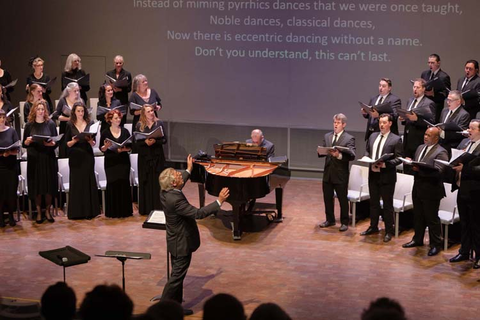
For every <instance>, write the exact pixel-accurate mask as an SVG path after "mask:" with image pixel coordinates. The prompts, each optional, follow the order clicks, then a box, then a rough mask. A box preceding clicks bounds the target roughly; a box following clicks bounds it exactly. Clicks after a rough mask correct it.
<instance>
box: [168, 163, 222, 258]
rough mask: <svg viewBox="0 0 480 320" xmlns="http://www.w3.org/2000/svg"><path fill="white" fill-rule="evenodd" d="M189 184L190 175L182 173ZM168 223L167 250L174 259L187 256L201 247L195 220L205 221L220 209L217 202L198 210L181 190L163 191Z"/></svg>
mask: <svg viewBox="0 0 480 320" xmlns="http://www.w3.org/2000/svg"><path fill="white" fill-rule="evenodd" d="M182 176H183V181H185V182H187V180H188V178H189V177H190V174H189V173H188V172H186V171H185V172H182ZM160 200H161V202H162V206H163V210H164V212H165V218H166V222H167V250H168V252H170V253H171V255H172V256H174V257H182V256H187V255H189V254H190V253H192V252H195V251H196V250H197V249H198V247H200V234H199V232H198V227H197V222H196V221H195V219H203V218H205V217H206V216H208V215H210V214H212V213H215V212H216V211H218V210H219V209H220V206H219V205H218V202H217V201H214V202H212V203H211V204H209V205H208V206H205V207H203V208H200V209H197V208H195V207H194V206H192V205H191V204H190V203H189V202H188V200H187V198H185V195H184V194H183V192H181V191H179V190H170V191H162V192H161V195H160Z"/></svg>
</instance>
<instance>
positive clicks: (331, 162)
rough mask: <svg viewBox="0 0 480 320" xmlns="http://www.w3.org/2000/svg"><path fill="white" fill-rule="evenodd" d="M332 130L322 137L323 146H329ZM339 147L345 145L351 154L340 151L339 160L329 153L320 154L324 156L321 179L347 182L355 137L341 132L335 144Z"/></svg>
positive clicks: (330, 181) (332, 181)
mask: <svg viewBox="0 0 480 320" xmlns="http://www.w3.org/2000/svg"><path fill="white" fill-rule="evenodd" d="M333 136H334V133H333V132H329V133H327V134H325V137H324V139H323V144H322V145H323V146H324V147H331V146H332V142H333ZM335 145H337V146H341V147H347V148H349V149H350V151H351V152H352V153H353V154H350V153H347V152H342V159H341V160H339V159H337V158H335V157H332V156H331V155H327V156H320V155H319V157H326V158H325V167H324V171H323V181H325V182H328V183H333V184H344V183H346V184H348V177H349V173H350V170H349V166H348V165H349V162H350V161H352V160H354V159H355V137H354V136H352V135H350V134H348V133H346V132H345V131H344V132H343V133H342V135H341V136H340V138H338V140H337V143H336V144H335Z"/></svg>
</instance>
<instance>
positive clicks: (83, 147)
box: [65, 122, 100, 219]
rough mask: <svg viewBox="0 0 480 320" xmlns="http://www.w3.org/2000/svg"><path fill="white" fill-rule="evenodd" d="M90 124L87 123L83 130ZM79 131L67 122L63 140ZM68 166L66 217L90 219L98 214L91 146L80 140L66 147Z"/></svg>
mask: <svg viewBox="0 0 480 320" xmlns="http://www.w3.org/2000/svg"><path fill="white" fill-rule="evenodd" d="M90 126H91V123H90V124H88V125H87V127H86V128H85V130H88V128H89V127H90ZM79 133H80V132H79V131H78V129H77V127H76V126H75V125H73V124H72V123H71V122H68V123H67V128H66V130H65V141H71V140H72V137H73V136H76V135H78V134H79ZM68 165H69V167H70V192H69V194H70V197H69V201H68V219H84V218H87V219H91V218H94V217H96V216H98V215H99V214H100V205H99V201H98V188H97V182H96V180H95V172H94V171H95V159H94V157H93V149H92V146H91V145H90V144H89V143H88V142H87V141H86V140H81V141H79V142H77V143H75V144H74V145H73V146H72V147H71V148H68Z"/></svg>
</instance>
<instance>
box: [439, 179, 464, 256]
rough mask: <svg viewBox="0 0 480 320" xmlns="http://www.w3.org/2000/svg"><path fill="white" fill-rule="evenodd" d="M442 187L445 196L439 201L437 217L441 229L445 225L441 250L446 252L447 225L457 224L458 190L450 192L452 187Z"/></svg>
mask: <svg viewBox="0 0 480 320" xmlns="http://www.w3.org/2000/svg"><path fill="white" fill-rule="evenodd" d="M443 186H444V187H445V194H446V195H447V196H446V197H445V198H443V199H442V200H441V201H440V208H439V210H438V217H439V218H440V222H441V223H442V227H443V225H445V233H444V236H443V239H444V245H443V250H445V251H446V250H447V249H448V225H450V224H454V223H457V222H459V221H460V215H459V214H458V210H457V193H458V190H455V191H454V192H451V191H450V190H451V188H452V185H451V184H450V183H444V184H443Z"/></svg>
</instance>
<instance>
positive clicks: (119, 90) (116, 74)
mask: <svg viewBox="0 0 480 320" xmlns="http://www.w3.org/2000/svg"><path fill="white" fill-rule="evenodd" d="M113 63H114V64H115V69H113V70H110V71H108V72H107V76H109V77H111V78H113V79H115V80H126V81H127V85H126V86H121V87H120V86H118V87H116V86H114V87H113V91H114V92H115V98H117V99H118V100H120V103H121V104H122V105H128V93H129V92H130V91H132V75H131V74H130V72H128V71H127V70H125V69H123V65H124V60H123V57H122V56H119V55H117V56H115V58H114V59H113ZM134 129H135V128H134Z"/></svg>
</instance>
